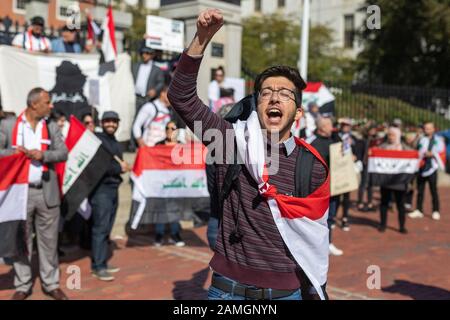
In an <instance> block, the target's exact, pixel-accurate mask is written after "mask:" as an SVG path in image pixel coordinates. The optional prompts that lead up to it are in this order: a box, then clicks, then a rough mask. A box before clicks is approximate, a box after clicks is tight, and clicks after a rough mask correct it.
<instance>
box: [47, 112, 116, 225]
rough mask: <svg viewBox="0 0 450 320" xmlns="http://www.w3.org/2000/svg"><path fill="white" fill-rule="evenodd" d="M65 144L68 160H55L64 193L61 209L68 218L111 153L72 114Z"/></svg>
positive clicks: (96, 182) (105, 168)
mask: <svg viewBox="0 0 450 320" xmlns="http://www.w3.org/2000/svg"><path fill="white" fill-rule="evenodd" d="M66 146H67V149H68V150H69V155H68V158H67V161H66V162H61V163H58V164H57V166H56V171H57V174H58V179H59V184H60V188H61V194H62V197H63V202H62V207H61V211H62V214H63V215H64V217H65V218H66V219H67V220H69V219H71V218H72V217H73V215H74V214H75V213H76V212H77V210H78V209H79V207H80V205H81V204H82V203H83V201H84V200H85V199H86V198H87V197H88V196H89V194H90V193H91V192H92V190H93V189H94V188H95V186H96V185H97V184H98V182H99V181H100V179H101V178H102V177H103V175H104V174H105V173H106V170H107V169H108V166H107V165H105V164H108V163H110V161H111V157H112V155H111V154H110V153H109V152H108V151H106V149H105V148H104V147H103V146H102V143H101V141H100V139H99V138H97V137H96V136H95V134H94V133H92V132H91V131H89V130H87V129H86V128H85V127H84V126H83V124H82V123H81V122H80V121H79V120H78V119H77V118H75V117H74V116H71V117H70V128H69V132H68V134H67V138H66Z"/></svg>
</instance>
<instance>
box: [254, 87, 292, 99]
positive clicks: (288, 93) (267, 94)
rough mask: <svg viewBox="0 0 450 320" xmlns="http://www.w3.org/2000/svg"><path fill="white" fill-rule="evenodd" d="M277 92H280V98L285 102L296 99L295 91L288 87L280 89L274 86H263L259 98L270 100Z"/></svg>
mask: <svg viewBox="0 0 450 320" xmlns="http://www.w3.org/2000/svg"><path fill="white" fill-rule="evenodd" d="M275 92H276V93H277V94H278V98H279V99H280V100H281V101H283V102H286V101H289V100H294V101H295V92H294V91H292V90H290V89H287V88H281V89H278V90H274V89H272V88H263V89H261V91H259V98H260V99H261V100H269V99H270V98H271V97H272V94H274V93H275Z"/></svg>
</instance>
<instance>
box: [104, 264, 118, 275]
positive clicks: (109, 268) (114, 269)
mask: <svg viewBox="0 0 450 320" xmlns="http://www.w3.org/2000/svg"><path fill="white" fill-rule="evenodd" d="M106 271H108V272H109V273H116V272H119V271H120V268H119V267H114V266H111V265H109V266H107V267H106Z"/></svg>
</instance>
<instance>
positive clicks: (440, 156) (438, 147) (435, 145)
mask: <svg viewBox="0 0 450 320" xmlns="http://www.w3.org/2000/svg"><path fill="white" fill-rule="evenodd" d="M431 141H432V142H431V144H432V145H431V147H430V146H429V145H430V138H428V137H422V138H421V139H420V140H419V146H418V149H419V157H420V174H421V175H422V177H428V176H430V175H432V174H433V173H434V172H436V170H445V162H446V147H445V141H444V138H443V137H439V136H436V135H434V136H433V138H432V140H431ZM427 151H430V152H431V153H432V154H433V157H432V158H429V159H427V158H425V153H426V152H427Z"/></svg>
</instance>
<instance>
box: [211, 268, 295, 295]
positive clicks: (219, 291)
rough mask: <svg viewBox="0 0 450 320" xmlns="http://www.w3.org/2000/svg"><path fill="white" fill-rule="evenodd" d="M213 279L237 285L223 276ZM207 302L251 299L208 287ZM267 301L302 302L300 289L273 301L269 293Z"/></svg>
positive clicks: (217, 275) (215, 274) (214, 275)
mask: <svg viewBox="0 0 450 320" xmlns="http://www.w3.org/2000/svg"><path fill="white" fill-rule="evenodd" d="M213 277H219V278H221V279H225V280H228V281H229V282H231V283H232V284H233V285H236V284H237V283H238V282H236V281H234V280H232V279H230V278H227V277H224V276H222V275H219V274H217V273H214V274H213ZM241 285H242V284H241ZM248 287H249V288H255V287H253V286H248ZM270 290H271V289H269V292H270ZM208 300H251V299H249V298H246V297H244V296H239V295H235V294H233V293H229V292H225V291H222V290H220V289H218V288H216V287H213V286H210V287H209V289H208ZM267 300H303V299H302V294H301V292H300V289H298V290H296V291H294V293H292V294H291V295H289V296H286V297H281V298H275V299H272V298H271V297H270V293H269V298H268V299H267Z"/></svg>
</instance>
